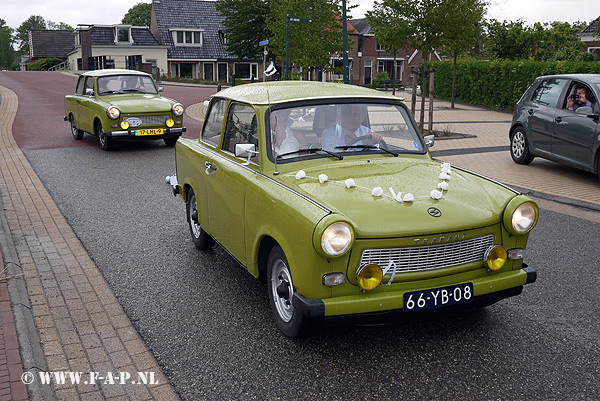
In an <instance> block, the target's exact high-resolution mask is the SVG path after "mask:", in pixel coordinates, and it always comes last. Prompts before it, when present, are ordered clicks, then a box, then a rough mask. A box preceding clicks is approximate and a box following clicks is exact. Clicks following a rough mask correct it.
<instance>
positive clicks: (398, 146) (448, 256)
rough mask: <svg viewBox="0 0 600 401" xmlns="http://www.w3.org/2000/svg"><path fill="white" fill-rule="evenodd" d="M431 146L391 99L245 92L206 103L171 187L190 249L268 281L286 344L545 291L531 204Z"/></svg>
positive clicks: (266, 89)
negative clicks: (529, 288) (526, 289)
mask: <svg viewBox="0 0 600 401" xmlns="http://www.w3.org/2000/svg"><path fill="white" fill-rule="evenodd" d="M432 145H433V138H432V137H426V138H423V137H422V136H421V135H420V134H419V131H418V128H417V127H416V125H415V122H414V120H413V118H412V117H411V114H410V112H409V110H408V108H407V107H406V105H405V104H404V103H403V101H402V100H401V99H398V98H396V97H394V96H391V95H386V94H384V93H380V92H377V91H374V90H371V89H365V88H360V87H356V86H350V85H343V84H333V83H331V84H330V83H313V82H298V81H296V82H294V81H288V82H273V83H258V84H248V85H243V86H238V87H233V88H230V89H227V90H224V91H222V92H218V93H217V94H215V95H214V96H213V97H212V99H211V101H210V103H209V104H208V107H207V110H206V117H205V121H204V125H203V128H202V132H201V134H200V137H199V138H198V139H183V138H182V139H180V140H179V141H178V142H177V146H176V168H177V171H176V175H173V176H169V177H167V182H168V183H169V184H170V185H171V186H172V188H173V191H174V193H175V195H180V196H181V197H182V198H183V200H184V201H185V202H186V206H187V208H186V210H187V220H188V222H189V229H190V233H191V237H192V241H193V242H194V244H195V245H196V247H198V248H200V249H205V250H206V249H209V248H211V247H212V246H213V245H214V243H215V241H216V242H218V243H219V244H220V245H221V246H223V247H224V248H225V249H226V250H227V251H228V252H229V253H230V254H231V255H232V256H233V257H234V258H235V259H236V260H237V261H238V262H239V263H240V264H241V265H242V266H243V267H244V268H246V269H247V270H248V272H249V273H250V274H252V275H253V276H255V277H257V278H262V279H264V280H265V281H266V282H267V290H268V297H269V302H270V305H271V309H272V312H273V315H274V317H275V320H276V322H277V325H278V326H279V328H280V329H281V330H282V331H283V332H284V333H285V334H286V335H287V336H290V337H297V336H300V335H301V334H303V333H305V329H306V328H307V327H310V326H311V325H312V323H314V322H315V321H318V320H323V319H324V318H335V317H344V319H343V320H346V319H345V318H347V317H352V318H354V317H357V318H359V319H365V320H368V321H372V319H371V318H373V317H378V318H379V317H381V315H386V316H385V318H387V317H391V316H392V315H402V314H405V315H406V314H409V313H415V312H419V311H424V310H428V309H433V308H447V307H449V306H451V305H457V304H466V303H469V304H471V305H484V306H485V305H488V304H490V303H493V302H496V301H498V300H500V299H503V298H506V297H509V296H513V295H518V294H520V293H521V291H522V289H523V286H524V285H525V284H528V283H532V282H534V281H535V279H536V271H535V270H534V269H532V268H531V267H528V266H527V265H526V264H525V263H523V257H524V254H525V248H526V245H527V239H528V236H529V232H530V231H531V230H532V229H533V227H534V226H535V225H536V223H537V220H538V207H537V205H536V204H535V203H534V202H533V201H532V200H531V199H529V198H528V197H526V196H524V195H521V194H519V193H518V192H516V191H514V190H512V189H510V188H508V187H506V186H504V185H502V184H499V183H497V182H493V181H492V180H490V179H487V178H485V177H482V176H480V175H477V174H474V173H471V172H469V171H466V170H464V169H461V168H459V167H456V166H452V165H450V164H448V163H442V162H440V161H437V160H434V159H432V157H431V155H430V153H429V151H428V147H429V146H432ZM458 308H460V309H462V308H463V307H462V306H458V307H456V308H452V309H458ZM400 312H402V313H400ZM411 315H412V316H414V314H411ZM334 320H335V319H334ZM352 320H354V319H352Z"/></svg>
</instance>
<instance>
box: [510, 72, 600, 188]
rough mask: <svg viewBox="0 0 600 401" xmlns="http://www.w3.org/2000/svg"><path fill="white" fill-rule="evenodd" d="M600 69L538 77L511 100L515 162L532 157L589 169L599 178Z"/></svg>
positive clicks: (522, 162)
mask: <svg viewBox="0 0 600 401" xmlns="http://www.w3.org/2000/svg"><path fill="white" fill-rule="evenodd" d="M599 96H600V74H572V75H547V76H542V77H539V78H536V80H535V81H534V82H533V84H531V86H530V87H529V89H527V91H525V93H524V94H523V96H521V99H520V100H519V101H518V102H517V104H516V105H515V109H514V113H513V118H512V125H511V127H510V154H511V156H512V159H513V160H514V161H515V163H519V164H529V163H531V162H532V161H533V159H534V157H536V156H539V157H543V158H545V159H549V160H554V161H556V162H559V163H564V164H567V165H569V166H572V167H575V168H579V169H582V170H585V171H589V172H592V173H595V174H597V175H598V178H599V179H600V125H599V124H598V123H599V122H600V104H598V99H600V98H599Z"/></svg>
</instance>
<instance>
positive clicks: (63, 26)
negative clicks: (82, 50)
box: [48, 21, 75, 31]
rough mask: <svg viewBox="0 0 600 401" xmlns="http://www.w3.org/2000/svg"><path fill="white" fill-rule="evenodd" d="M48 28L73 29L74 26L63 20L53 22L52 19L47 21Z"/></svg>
mask: <svg viewBox="0 0 600 401" xmlns="http://www.w3.org/2000/svg"><path fill="white" fill-rule="evenodd" d="M48 29H55V30H64V31H74V30H75V28H73V27H72V26H71V25H69V24H67V23H65V22H58V23H56V22H53V21H48Z"/></svg>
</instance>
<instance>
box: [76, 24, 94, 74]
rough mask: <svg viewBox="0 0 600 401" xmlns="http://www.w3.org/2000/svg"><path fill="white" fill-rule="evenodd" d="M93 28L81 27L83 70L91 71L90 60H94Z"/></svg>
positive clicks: (80, 39)
mask: <svg viewBox="0 0 600 401" xmlns="http://www.w3.org/2000/svg"><path fill="white" fill-rule="evenodd" d="M92 29H93V27H92V26H81V27H80V28H79V43H81V69H82V70H84V71H85V70H89V69H90V58H92Z"/></svg>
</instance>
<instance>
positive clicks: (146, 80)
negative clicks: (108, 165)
mask: <svg viewBox="0 0 600 401" xmlns="http://www.w3.org/2000/svg"><path fill="white" fill-rule="evenodd" d="M161 91H162V88H157V87H156V84H155V83H154V80H153V79H152V76H151V75H150V74H147V73H145V72H140V71H134V70H117V69H109V70H96V71H89V72H85V73H83V74H81V76H80V77H79V80H78V81H77V87H76V88H75V94H74V95H67V96H65V121H69V122H70V123H71V133H72V134H73V138H75V139H76V140H81V139H82V138H83V134H84V133H85V132H87V133H90V134H92V135H95V136H96V137H98V142H99V143H100V147H101V148H102V149H103V150H110V148H111V147H112V141H113V139H124V140H152V139H162V140H164V141H165V144H166V145H167V146H173V145H175V142H177V139H178V138H179V137H180V136H181V134H182V133H184V132H185V127H184V126H183V106H182V105H181V104H180V103H177V102H176V101H175V100H172V99H169V98H166V97H162V96H161V95H160V93H159V92H161Z"/></svg>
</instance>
